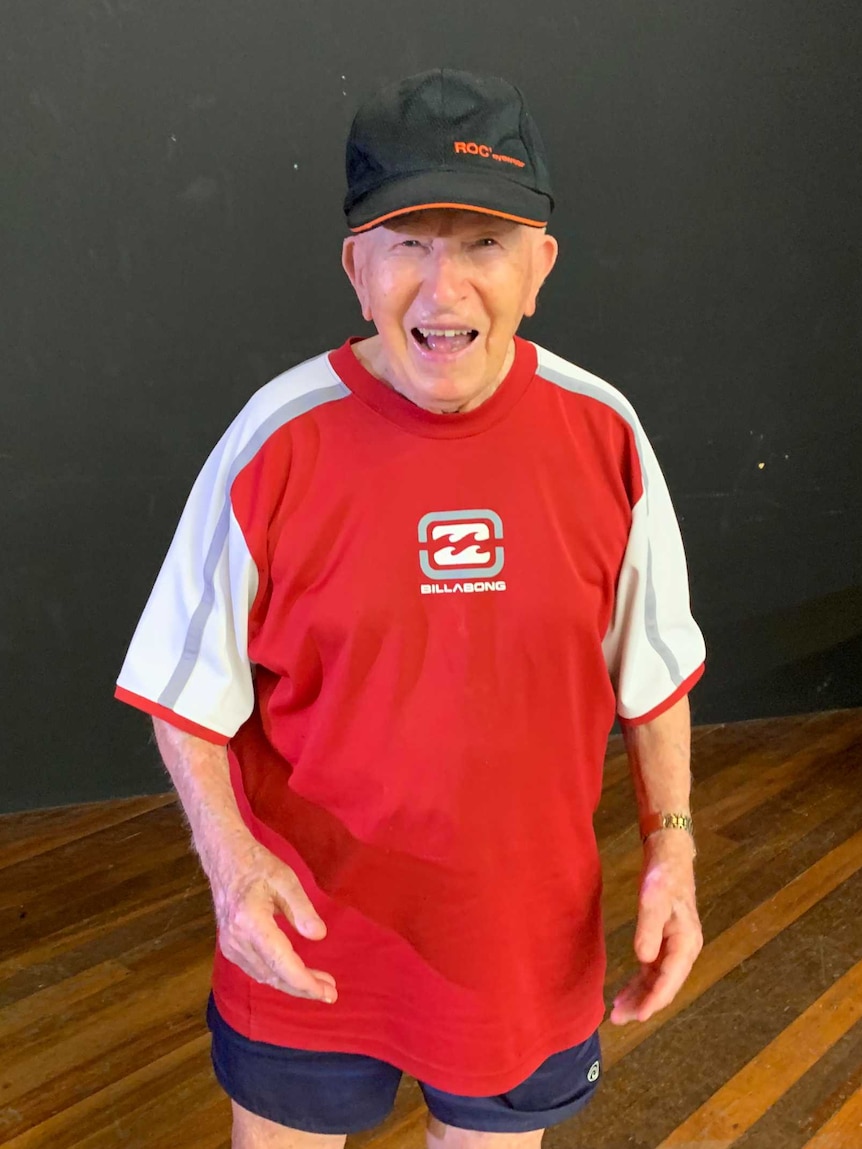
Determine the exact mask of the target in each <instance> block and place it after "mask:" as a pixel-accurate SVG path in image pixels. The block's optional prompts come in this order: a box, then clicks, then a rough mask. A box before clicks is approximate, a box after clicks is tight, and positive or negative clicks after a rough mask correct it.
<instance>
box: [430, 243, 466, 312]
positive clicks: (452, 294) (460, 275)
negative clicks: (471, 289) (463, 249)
mask: <svg viewBox="0 0 862 1149" xmlns="http://www.w3.org/2000/svg"><path fill="white" fill-rule="evenodd" d="M465 271H466V269H465V267H464V264H463V261H462V260H461V258H460V257H459V256H458V255H457V254H454V253H452V252H448V251H438V252H435V253H434V255H433V257H432V258H431V259H430V260H429V263H428V267H427V270H426V275H425V283H424V288H425V292H426V294H427V295H428V298H429V299H431V300H432V301H433V302H434V303H435V304H436V306H437V307H438V308H440V309H441V310H442V309H443V308H445V307H450V306H451V305H452V304H453V303H457V302H459V300H461V299H463V297H464V292H465V289H466V282H465Z"/></svg>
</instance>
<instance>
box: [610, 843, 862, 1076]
mask: <svg viewBox="0 0 862 1149" xmlns="http://www.w3.org/2000/svg"><path fill="white" fill-rule="evenodd" d="M860 867H862V830H860V831H858V832H857V833H856V834H854V835H853V837H852V838H849V839H848V840H847V841H846V842H842V844H841V845H840V846H838V847H836V849H834V850H831V851H830V852H829V853H828V854H826V855H825V857H823V858H821V860H820V861H819V862H817V863H816V864H815V865H814V866H812V867H811V868H810V869H809V870H806V871H805V873H803V874H800V875H799V877H797V878H794V880H793V881H792V882H790V883H789V884H788V885H786V886H785V887H784V888H783V889H782V890H780V891H779V892H778V893H777V894H775V896H774V897H772V898H770V899H769V900H768V901H766V902H764V903H763V905H761V906H758V907H757V908H756V909H754V910H752V911H751V912H750V913H748V914H746V915H745V917H744V918H741V919H740V920H739V921H738V922H736V924H735V925H733V926H731V928H730V929H728V930H725V931H724V933H722V934H720V935H719V936H718V937H717V938H715V939H714V940H713V941H712V942H710V943H709V944H708V945H706V946H704V948H703V951H702V952H701V955H700V957H699V958H698V960H697V961H696V962H695V966H694V969H693V970H692V972H691V974H690V975H689V978H688V981H687V982H686V983H685V985H684V986H683V987H682V989H681V990H680V992H679V993H678V994H677V996H676V998H675V1000H674V1001H673V1002H671V1004H670V1005H669V1006H668V1007H667V1008H666V1009H664V1010H662V1011H661V1013H660V1014H656V1015H655V1016H654V1017H652V1018H650V1020H649V1021H645V1022H640V1023H638V1024H637V1025H635V1024H630V1025H627V1026H612V1025H611V1024H610V1023H609V1022H605V1023H604V1024H603V1026H602V1043H603V1047H604V1050H605V1064H606V1065H607V1066H611V1065H613V1064H614V1063H615V1062H617V1061H619V1060H620V1059H621V1058H623V1057H625V1056H626V1054H627V1053H630V1052H631V1051H632V1050H633V1049H637V1047H638V1046H639V1045H640V1044H641V1043H642V1042H644V1041H646V1040H647V1038H648V1037H651V1036H652V1034H653V1033H655V1032H656V1030H657V1029H659V1028H660V1027H661V1026H662V1025H665V1024H666V1023H667V1022H668V1021H669V1020H670V1018H672V1017H675V1016H676V1015H677V1014H679V1013H681V1012H682V1011H683V1010H684V1009H686V1008H687V1007H688V1006H690V1005H691V1004H692V1003H693V1002H694V1001H696V1000H697V999H698V998H699V997H700V996H701V995H702V994H703V993H705V992H706V991H707V990H708V989H709V988H711V987H712V986H713V985H715V984H716V982H718V981H720V980H721V978H723V977H725V976H726V975H727V974H728V973H730V971H731V970H733V969H735V968H736V967H737V966H738V965H739V964H740V963H741V962H743V961H745V960H746V958H749V957H751V956H752V954H755V953H756V952H757V951H758V950H759V949H761V948H762V947H763V946H765V945H766V943H767V942H769V941H771V940H772V939H773V938H774V937H776V936H777V935H778V934H779V933H780V932H781V931H782V930H783V929H785V928H786V927H787V926H788V925H789V924H790V923H791V922H793V921H796V919H797V918H799V917H801V915H802V914H804V913H805V912H806V911H807V910H809V909H810V908H811V907H812V906H813V905H815V904H816V903H817V902H818V901H819V900H820V899H821V898H823V897H825V895H826V894H828V893H829V892H830V891H831V890H834V889H835V888H836V887H837V886H839V885H840V884H841V883H842V882H844V881H845V880H846V879H847V878H849V877H850V876H851V875H852V874H854V873H856V871H857V870H858V869H860Z"/></svg>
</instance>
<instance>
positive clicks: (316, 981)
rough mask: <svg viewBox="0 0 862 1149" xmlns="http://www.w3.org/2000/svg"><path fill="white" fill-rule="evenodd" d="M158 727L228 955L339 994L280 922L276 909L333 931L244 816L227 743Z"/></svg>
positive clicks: (298, 987)
mask: <svg viewBox="0 0 862 1149" xmlns="http://www.w3.org/2000/svg"><path fill="white" fill-rule="evenodd" d="M153 730H154V732H155V736H156V742H157V743H158V746H159V752H160V753H161V755H162V760H163V761H164V763H165V767H166V769H167V771H168V773H169V774H170V776H171V779H172V781H173V783H174V785H175V786H176V789H177V793H178V795H179V798H180V801H181V802H182V805H183V810H184V811H185V813H186V817H187V818H188V820H189V826H190V827H191V831H192V839H193V841H194V845H195V849H196V850H197V852H198V856H199V858H200V860H201V866H202V867H203V871H204V873H205V874H206V876H207V878H208V879H209V883H210V886H211V887H212V892H213V902H214V903H215V916H216V922H217V924H218V929H219V946H220V948H221V951H222V953H223V954H224V956H225V957H226V958H227V959H228V960H229V961H232V962H233V963H234V964H235V965H238V966H239V967H240V969H242V970H244V971H245V972H246V973H247V974H248V975H249V977H253V978H254V980H255V981H259V982H261V983H262V984H263V985H271V986H273V987H274V988H275V989H280V990H282V991H283V992H284V993H289V994H292V995H293V996H294V997H308V998H312V999H314V1000H315V1001H326V1002H333V1001H335V999H336V998H337V996H338V994H337V992H336V988H335V979H334V978H333V976H332V974H329V973H323V972H322V971H321V970H317V969H308V968H306V966H305V964H304V963H303V961H302V960H301V959H300V958H299V956H298V955H297V953H296V951H295V950H294V948H293V946H292V945H291V944H290V942H289V941H288V939H287V938H286V937H285V935H284V934H283V933H282V932H281V930H280V929H279V928H278V926H277V925H276V924H275V920H274V918H275V915H276V914H284V916H285V917H286V918H287V920H288V921H289V922H290V924H291V925H292V926H293V928H294V929H295V930H296V931H297V933H300V934H302V936H303V937H305V938H310V939H311V940H314V941H319V940H320V939H321V938H323V937H326V926H325V925H324V924H323V922H322V921H321V920H320V918H319V917H318V915H317V912H316V911H315V909H314V906H313V905H312V904H311V902H310V901H309V899H308V895H307V894H306V893H305V890H303V888H302V886H301V885H300V884H299V879H298V878H297V876H296V874H295V873H294V872H293V870H291V869H290V867H289V866H286V865H285V864H284V863H283V862H281V861H279V859H278V858H276V857H275V855H274V854H271V853H270V852H269V850H266V849H264V847H263V846H261V844H260V843H259V842H258V841H257V839H256V838H254V837H253V835H252V834H251V831H250V830H249V829H248V827H247V826H246V825H245V823H244V822H243V820H242V818H241V817H240V813H239V809H238V808H237V804H236V798H235V797H234V793H233V788H232V787H231V783H230V767H229V764H228V757H227V750H226V749H225V747H224V746H220V745H216V744H214V743H212V742H208V741H206V740H205V739H203V738H198V737H197V735H194V734H189V733H187V732H186V731H184V730H180V729H178V728H177V727H176V726H173V725H172V724H171V723H169V722H166V721H164V720H163V719H161V718H154V719H153Z"/></svg>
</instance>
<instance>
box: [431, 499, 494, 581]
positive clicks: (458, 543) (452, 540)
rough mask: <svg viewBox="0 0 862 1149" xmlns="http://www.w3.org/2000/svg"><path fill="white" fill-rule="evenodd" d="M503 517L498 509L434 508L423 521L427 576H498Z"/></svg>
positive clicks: (452, 577)
mask: <svg viewBox="0 0 862 1149" xmlns="http://www.w3.org/2000/svg"><path fill="white" fill-rule="evenodd" d="M502 539H503V520H502V519H501V518H500V516H499V515H498V514H497V513H496V512H495V511H489V510H480V511H430V512H429V513H428V514H427V515H423V516H422V518H421V519H420V520H419V543H420V546H419V566H420V567H421V568H422V573H423V574H424V575H425V576H426V578H429V579H434V580H435V581H436V580H439V579H446V580H450V579H475V578H478V577H482V578H484V579H491V578H494V577H495V576H496V575H498V574H499V573H500V571H501V570H502V569H503V546H502Z"/></svg>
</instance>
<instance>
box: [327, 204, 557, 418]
mask: <svg viewBox="0 0 862 1149" xmlns="http://www.w3.org/2000/svg"><path fill="white" fill-rule="evenodd" d="M556 255H557V242H556V240H555V239H553V238H552V237H551V236H549V235H546V234H545V232H544V229H539V228H532V227H527V226H525V225H523V224H516V223H510V222H509V221H508V220H504V219H501V218H498V217H495V216H490V215H483V214H479V213H478V212H470V211H460V210H449V209H443V210H428V211H418V212H412V213H410V214H409V215H403V216H398V217H396V218H395V219H393V220H391V221H390V222H389V223H387V224H384V225H380V226H378V227H375V228H372V230H371V231H369V232H365V233H363V234H361V235H358V236H349V237H348V238H347V239H346V240H345V241H344V253H343V264H344V269H345V271H346V272H347V274H348V276H349V277H350V281H351V283H352V284H353V286H354V288H355V290H356V294H357V296H358V297H359V301H360V303H361V305H362V314H363V316H364V317H365V318H366V319H367V320H371V321H372V322H373V323H374V325H375V326H376V328H377V331H378V339H377V340H376V341H375V343H376V347H375V348H374V351H373V353H372V355H373V358H372V369H373V371H374V373H375V374H377V375H379V376H380V377H381V378H382V379H385V380H386V382H387V383H389V384H390V385H391V386H392V387H394V388H395V390H397V391H400V392H401V393H402V394H403V395H405V396H406V397H407V398H408V399H410V400H412V401H413V402H414V403H416V404H418V405H419V406H420V407H425V408H426V409H428V410H431V411H440V412H443V411H465V410H470V409H472V408H473V407H476V406H478V405H479V404H480V403H481V402H483V400H484V399H485V398H487V397H488V396H489V395H490V394H491V393H492V392H493V391H494V389H495V388H496V386H497V384H498V383H499V382H501V380H502V379H503V377H504V376H505V374H506V372H507V371H508V369H509V367H510V366H511V361H512V348H513V344H512V336H513V335H514V334H515V332H516V330H517V328H518V325H519V324H520V322H521V319H522V318H523V317H524V316H525V315H532V314H533V312H534V311H535V308H536V297H537V295H538V293H539V288H540V287H541V285H542V283H543V282H544V279H545V277H546V276H547V274H548V273H549V271H550V270H551V268H552V267H553V265H554V261H555V259H556ZM446 332H448V333H449V334H446ZM453 332H456V333H457V334H452V333H453Z"/></svg>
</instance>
